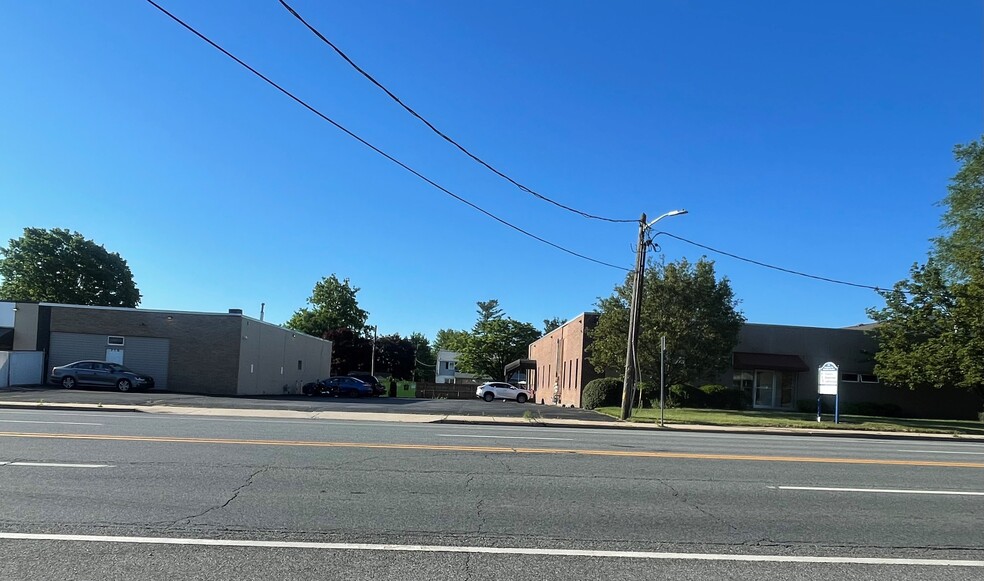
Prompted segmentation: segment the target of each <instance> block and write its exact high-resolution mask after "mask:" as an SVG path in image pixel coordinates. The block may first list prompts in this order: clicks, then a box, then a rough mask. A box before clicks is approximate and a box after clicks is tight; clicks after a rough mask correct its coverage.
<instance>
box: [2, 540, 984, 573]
mask: <svg viewBox="0 0 984 581" xmlns="http://www.w3.org/2000/svg"><path fill="white" fill-rule="evenodd" d="M0 539H6V540H21V541H75V542H101V543H128V544H154V545H200V546H211V547H259V548H274V549H322V550H325V549H327V550H341V551H389V552H415V553H473V554H474V553H480V554H493V555H541V556H555V557H602V558H614V559H660V560H669V559H676V560H684V561H742V562H773V563H832V564H856V565H918V566H928V567H982V568H984V561H971V560H954V559H896V558H873V557H870V558H869V557H813V556H805V557H797V556H790V555H728V554H715V553H661V552H648V551H596V550H581V549H533V548H525V547H468V546H440V545H390V544H366V543H318V542H303V541H249V540H234V539H190V538H168V537H114V536H101V535H53V534H35V533H0Z"/></svg>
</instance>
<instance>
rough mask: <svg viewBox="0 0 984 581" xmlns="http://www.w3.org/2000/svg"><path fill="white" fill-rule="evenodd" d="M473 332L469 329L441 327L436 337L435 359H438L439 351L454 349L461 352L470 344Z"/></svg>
mask: <svg viewBox="0 0 984 581" xmlns="http://www.w3.org/2000/svg"><path fill="white" fill-rule="evenodd" d="M469 339H471V334H470V333H469V332H468V331H456V330H454V329H441V330H440V331H438V332H437V338H436V339H434V349H433V352H434V359H435V361H436V360H437V352H438V351H453V352H455V353H460V352H461V351H463V350H464V348H465V346H466V345H468V341H469Z"/></svg>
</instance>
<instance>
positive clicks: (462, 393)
mask: <svg viewBox="0 0 984 581" xmlns="http://www.w3.org/2000/svg"><path fill="white" fill-rule="evenodd" d="M477 385H478V384H475V383H423V382H420V381H418V382H417V397H422V398H426V399H475V388H476V387H477Z"/></svg>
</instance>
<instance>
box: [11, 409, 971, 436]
mask: <svg viewBox="0 0 984 581" xmlns="http://www.w3.org/2000/svg"><path fill="white" fill-rule="evenodd" d="M146 407H147V406H127V405H118V404H107V405H103V406H100V405H98V404H79V403H38V402H0V409H14V410H53V411H59V410H60V411H83V412H130V413H168V412H155V411H153V410H149V409H145V408H146ZM153 407H161V408H168V407H172V406H166V405H164V406H153ZM177 407H181V406H177ZM195 409H201V410H215V411H216V412H218V413H215V414H207V415H231V416H245V417H249V412H251V411H254V412H259V413H257V414H256V415H255V417H269V416H265V415H260V413H262V412H269V411H277V410H267V409H255V410H253V409H242V410H241V409H236V410H234V411H235V412H236V413H234V414H222V410H223V409H224V408H195ZM175 413H178V414H181V413H183V412H182V411H176V412H175ZM312 413H321V412H312ZM335 413H339V414H346V412H335ZM203 415H206V414H203ZM350 415H351V416H352V417H351V418H348V419H350V420H351V421H359V420H362V419H364V418H359V417H358V416H359V414H358V413H352V414H350ZM381 415H382V414H381ZM407 415H415V414H407ZM422 415H426V414H422ZM383 417H385V415H383ZM310 419H314V420H317V419H319V418H310ZM324 419H334V420H337V419H339V418H324ZM372 421H394V422H395V421H398V420H386V419H379V418H373V420H372ZM418 423H429V424H448V425H476V426H500V427H517V428H522V427H536V428H567V429H585V430H626V431H632V430H635V431H640V432H666V433H674V434H686V433H695V434H721V435H727V434H748V435H760V436H798V437H818V436H819V437H830V438H862V439H871V440H898V441H918V440H923V441H944V442H967V443H980V444H984V436H976V435H959V434H932V433H920V432H869V431H861V430H838V429H824V430H816V429H811V428H755V427H728V426H711V425H699V424H669V425H666V426H663V427H660V426H658V425H656V424H654V423H637V422H622V421H610V422H607V421H606V422H589V421H587V420H585V421H583V422H581V421H578V422H577V423H574V422H572V421H570V420H562V419H558V420H551V419H549V418H539V419H534V420H528V419H525V418H511V417H509V418H503V417H500V418H496V417H489V416H474V417H464V416H457V417H453V418H452V417H444V418H439V419H436V420H425V421H420V422H418Z"/></svg>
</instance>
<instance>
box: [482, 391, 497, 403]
mask: <svg viewBox="0 0 984 581" xmlns="http://www.w3.org/2000/svg"><path fill="white" fill-rule="evenodd" d="M482 399H484V400H485V401H492V400H494V399H495V394H494V393H492V392H491V391H486V392H485V395H483V396H482Z"/></svg>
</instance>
